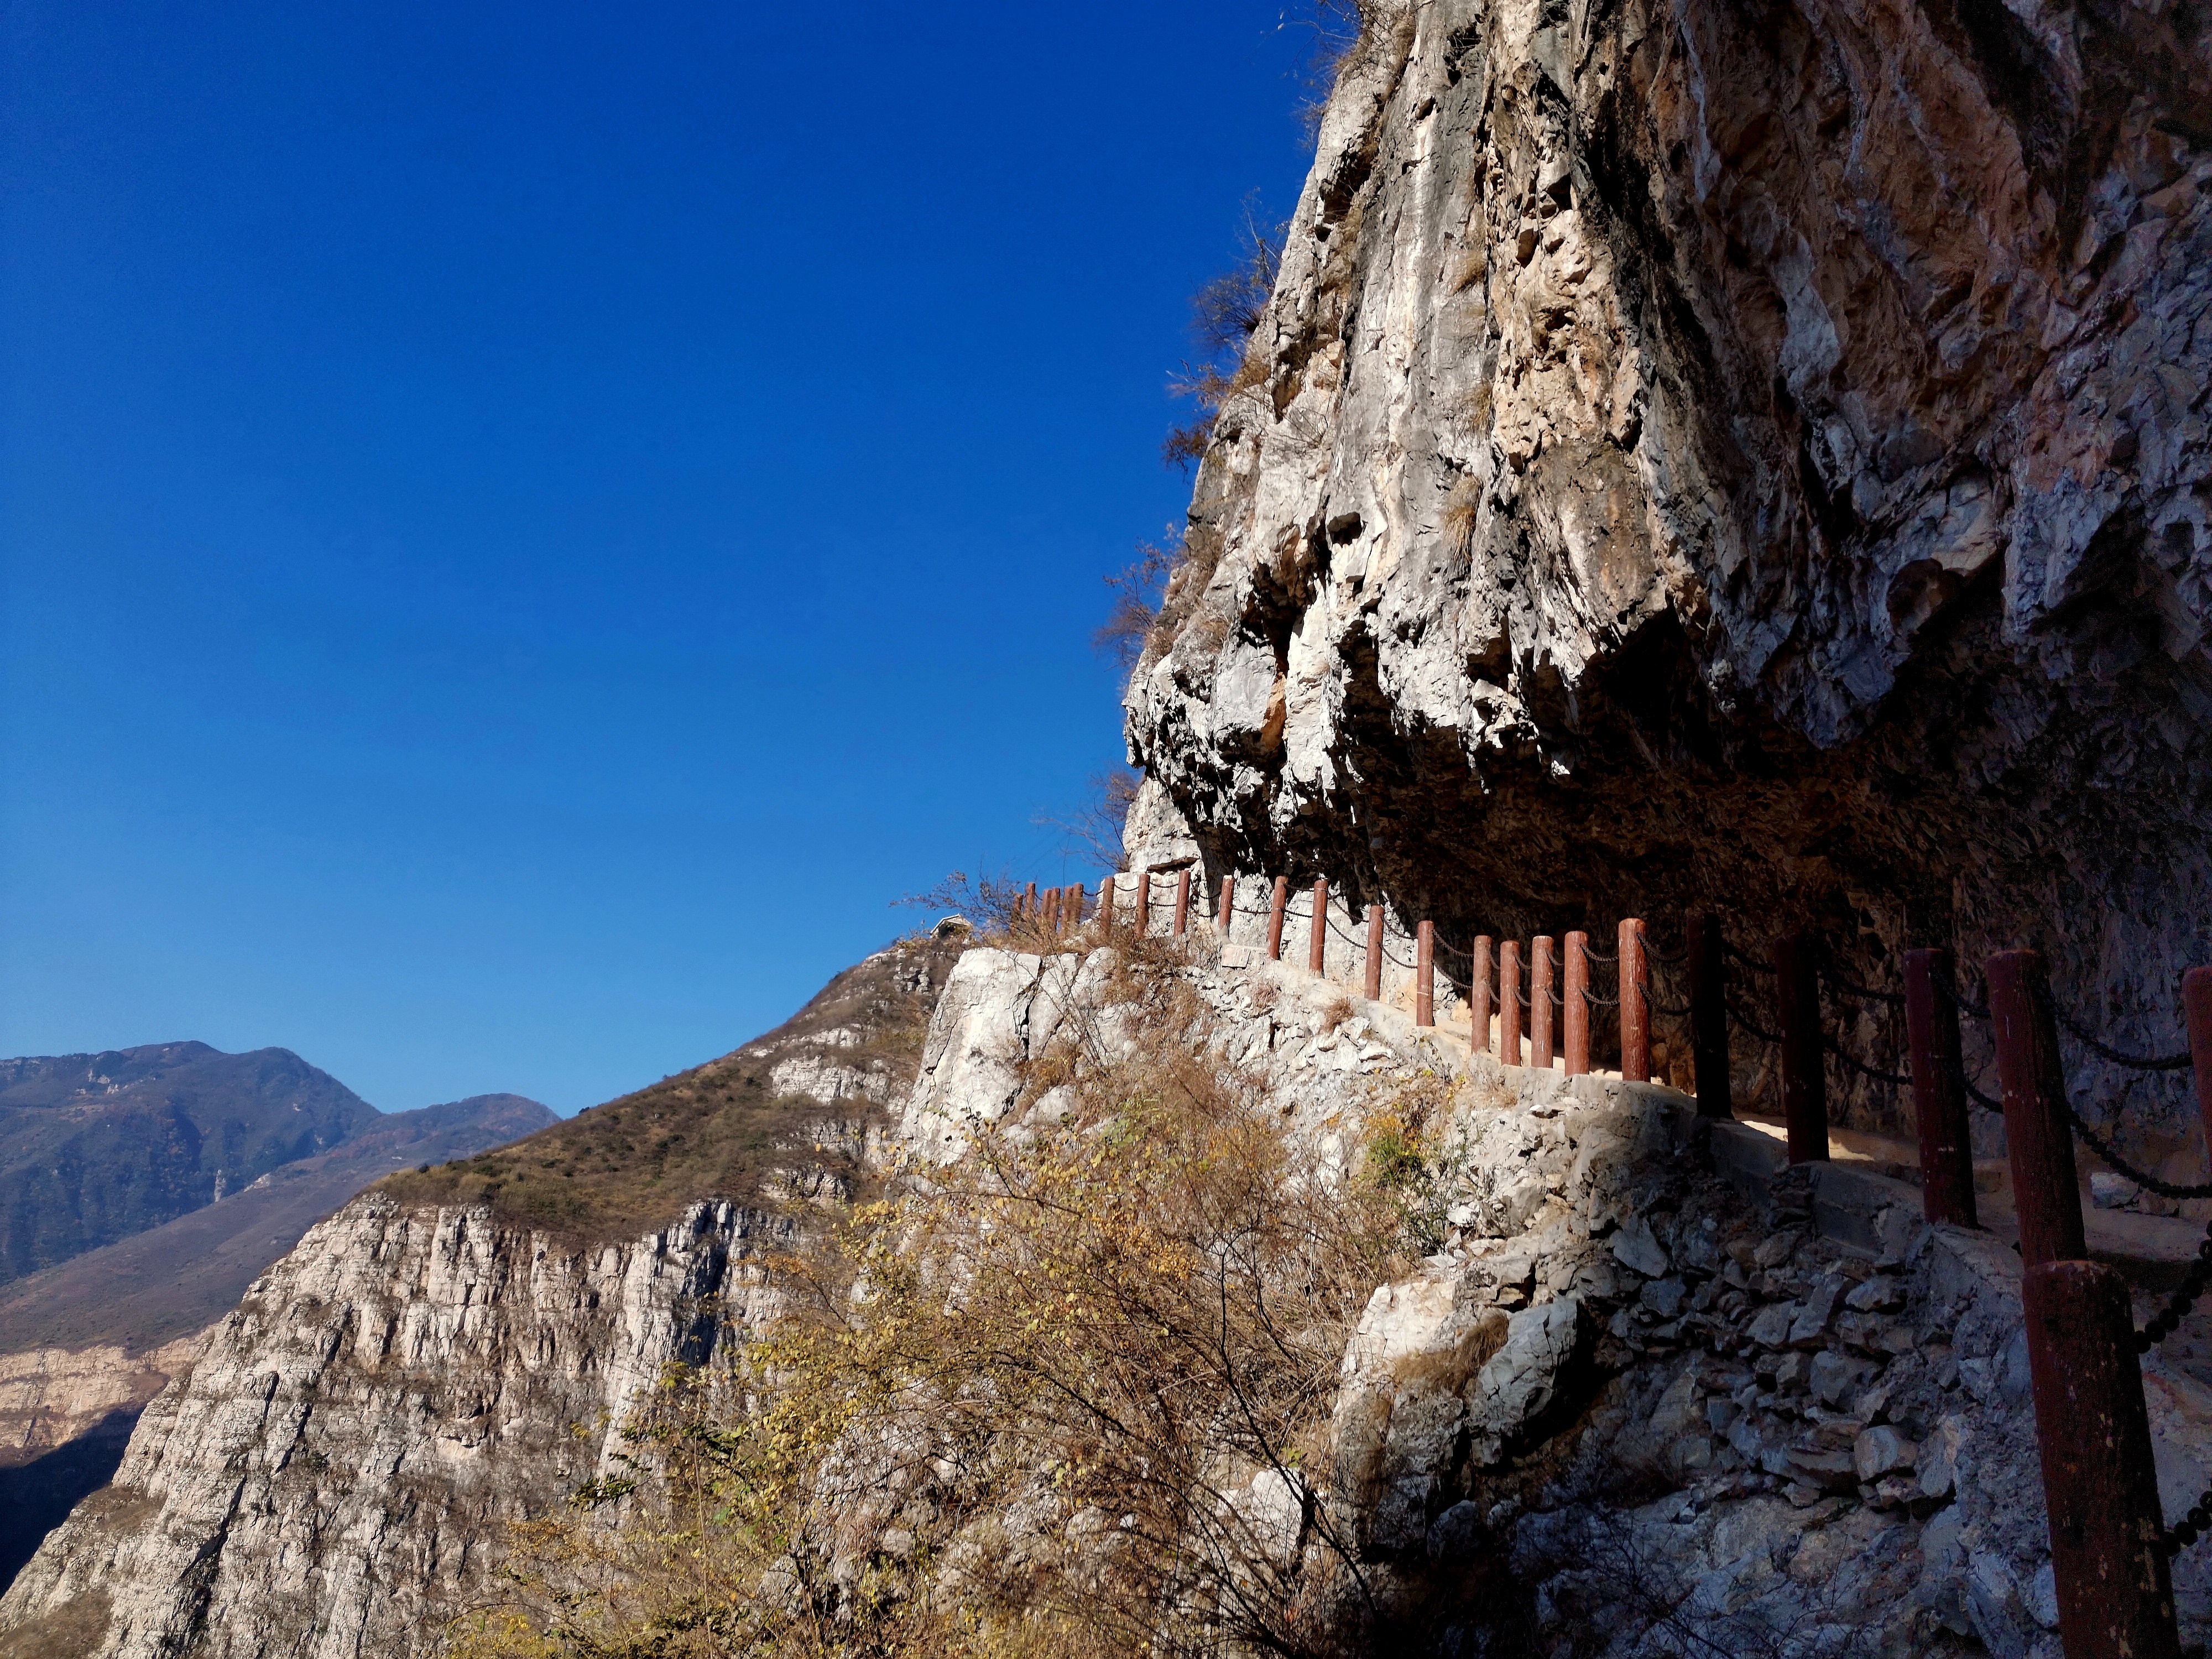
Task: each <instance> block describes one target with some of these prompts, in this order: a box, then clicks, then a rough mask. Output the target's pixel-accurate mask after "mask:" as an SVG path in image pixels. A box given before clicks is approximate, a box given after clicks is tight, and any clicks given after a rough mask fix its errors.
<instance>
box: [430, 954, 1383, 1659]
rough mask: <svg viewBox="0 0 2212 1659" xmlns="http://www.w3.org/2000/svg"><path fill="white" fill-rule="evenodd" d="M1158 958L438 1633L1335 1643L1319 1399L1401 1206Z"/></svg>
mask: <svg viewBox="0 0 2212 1659" xmlns="http://www.w3.org/2000/svg"><path fill="white" fill-rule="evenodd" d="M1178 961H1179V952H1178V949H1177V947H1176V945H1174V944H1173V942H1171V941H1166V940H1157V939H1147V940H1141V941H1128V942H1127V943H1126V945H1125V948H1124V949H1123V950H1122V951H1120V952H1118V953H1117V957H1116V966H1115V970H1114V972H1113V973H1112V975H1110V976H1109V994H1108V998H1107V1001H1108V1003H1109V1012H1108V1013H1107V1014H1106V1015H1105V1016H1104V1017H1103V1018H1097V1019H1077V1020H1073V1021H1072V1022H1071V1024H1073V1026H1074V1027H1075V1030H1073V1034H1072V1035H1071V1036H1070V1037H1069V1038H1068V1039H1067V1040H1066V1042H1065V1043H1064V1044H1056V1045H1055V1048H1054V1051H1053V1052H1051V1053H1050V1054H1048V1055H1047V1056H1046V1057H1045V1060H1044V1061H1043V1062H1042V1063H1040V1065H1039V1066H1036V1068H1035V1070H1034V1072H1033V1074H1032V1075H1031V1076H1030V1077H1029V1078H1028V1079H1026V1086H1025V1099H1026V1100H1030V1101H1034V1099H1035V1098H1036V1097H1038V1096H1040V1095H1042V1093H1043V1091H1045V1090H1046V1089H1048V1088H1053V1087H1056V1086H1058V1085H1063V1084H1064V1085H1067V1091H1066V1094H1065V1095H1058V1096H1055V1097H1054V1099H1055V1100H1060V1099H1066V1100H1069V1101H1071V1104H1070V1105H1069V1107H1068V1109H1067V1110H1066V1115H1064V1116H1062V1117H1061V1118H1060V1119H1059V1120H1058V1121H1040V1115H1039V1114H1036V1113H1029V1114H1027V1115H1026V1116H1024V1114H1023V1113H1021V1112H1017V1113H1015V1114H1012V1115H1010V1116H1009V1119H1008V1120H1007V1121H1005V1122H1003V1123H1001V1124H1000V1125H998V1126H995V1127H990V1128H981V1127H978V1128H977V1129H975V1139H974V1141H973V1144H972V1146H971V1150H970V1151H969V1154H968V1155H967V1156H966V1157H965V1158H963V1160H962V1161H961V1162H960V1163H958V1164H955V1165H952V1166H949V1167H946V1168H942V1169H939V1168H931V1169H929V1170H921V1171H916V1172H915V1176H914V1177H913V1178H912V1179H911V1180H909V1181H908V1182H904V1183H902V1185H901V1187H900V1188H898V1189H896V1191H895V1193H894V1194H893V1195H892V1196H890V1197H889V1198H886V1199H884V1200H882V1201H880V1202H878V1203H875V1204H872V1205H869V1206H866V1207H864V1208H862V1209H860V1210H858V1211H856V1212H854V1213H853V1214H852V1216H851V1218H850V1219H849V1221H848V1224H847V1225H844V1226H843V1227H842V1228H841V1229H840V1230H838V1231H837V1232H836V1235H835V1237H833V1238H831V1239H829V1240H826V1241H824V1242H823V1245H822V1247H821V1248H818V1249H811V1250H809V1251H807V1252H805V1253H802V1254H801V1255H798V1256H795V1257H794V1258H793V1259H792V1260H791V1261H787V1262H786V1263H784V1264H783V1266H782V1267H781V1279H782V1280H783V1283H784V1285H785V1288H786V1289H787V1291H788V1292H789V1293H790V1295H791V1297H793V1301H794V1303H795V1304H797V1306H798V1308H799V1311H798V1312H797V1313H795V1314H794V1315H793V1316H792V1317H791V1318H790V1319H789V1320H788V1321H787V1322H786V1323H785V1324H784V1325H782V1326H781V1328H779V1329H778V1330H776V1331H775V1333H774V1334H772V1335H771V1336H769V1338H768V1339H767V1340H763V1341H760V1342H757V1343H756V1344H753V1345H751V1346H749V1347H747V1348H746V1349H744V1351H743V1352H742V1358H741V1362H740V1364H738V1368H737V1369H735V1370H731V1371H729V1372H727V1373H726V1374H725V1375H722V1376H719V1377H717V1378H714V1379H711V1380H708V1379H702V1378H701V1377H699V1376H694V1375H690V1374H687V1373H683V1372H674V1373H671V1376H670V1378H669V1380H668V1381H667V1383H665V1385H664V1387H663V1389H661V1391H660V1394H659V1396H658V1398H657V1400H656V1401H655V1406H654V1409H653V1411H652V1412H650V1413H647V1415H645V1416H644V1417H642V1418H641V1419H640V1420H639V1421H638V1422H636V1423H635V1424H634V1425H632V1426H631V1427H630V1429H629V1437H630V1441H631V1443H632V1446H633V1455H634V1457H635V1465H634V1468H633V1469H632V1472H631V1474H630V1475H629V1477H628V1478H626V1479H625V1480H622V1481H619V1482H615V1483H611V1484H609V1485H603V1486H595V1487H593V1488H591V1489H588V1490H587V1491H586V1492H585V1493H584V1494H582V1497H581V1503H580V1506H579V1507H578V1508H576V1509H575V1510H574V1511H572V1512H571V1513H569V1514H567V1515H563V1516H556V1517H553V1518H550V1519H549V1520H546V1521H544V1522H538V1523H536V1525H535V1526H534V1527H533V1528H529V1529H526V1530H525V1531H524V1532H523V1533H522V1534H520V1535H519V1537H518V1544H517V1548H516V1550H515V1552H514V1553H513V1558H512V1560H511V1562H510V1565H509V1581H510V1583H511V1585H512V1588H513V1591H514V1594H513V1597H512V1599H511V1600H509V1601H507V1602H506V1603H504V1604H503V1605H501V1606H500V1607H495V1608H489V1609H485V1610H483V1611H481V1612H479V1613H476V1614H474V1615H472V1616H471V1620H469V1621H467V1622H466V1623H465V1626H462V1627H461V1628H460V1630H459V1633H458V1644H457V1648H456V1651H457V1652H458V1653H459V1654H461V1655H464V1656H469V1659H494V1656H498V1659H516V1656H525V1655H528V1656H539V1659H550V1656H556V1655H557V1656H562V1659H647V1656H653V1659H663V1656H665V1659H677V1656H683V1659H695V1656H696V1659H710V1656H711V1659H723V1656H734V1655H738V1654H747V1655H787V1654H788V1655H813V1654H825V1655H826V1654H830V1653H836V1654H841V1655H842V1654H850V1655H870V1654H885V1655H888V1654H892V1653H900V1654H938V1653H943V1654H948V1655H950V1654H975V1655H983V1654H993V1655H995V1654H1011V1653H1017V1652H1024V1651H1028V1650H1047V1649H1048V1650H1051V1651H1053V1652H1055V1653H1071V1654H1084V1653H1097V1654H1107V1653H1117V1654H1119V1653H1137V1652H1143V1653H1146V1654H1191V1655H1199V1654H1226V1653H1230V1652H1245V1651H1253V1650H1264V1651H1267V1652H1273V1653H1278V1654H1285V1655H1298V1654H1322V1653H1327V1652H1331V1651H1334V1650H1336V1648H1337V1646H1338V1644H1337V1643H1336V1641H1335V1640H1334V1638H1333V1635H1332V1632H1335V1631H1337V1630H1340V1629H1341V1628H1343V1620H1344V1617H1345V1616H1346V1614H1347V1613H1350V1614H1351V1615H1352V1616H1354V1617H1357V1616H1358V1612H1359V1610H1360V1609H1361V1607H1363V1605H1364V1591H1365V1584H1364V1578H1363V1577H1362V1575H1361V1571H1360V1568H1359V1566H1358V1563H1357V1561H1356V1559H1355V1558H1354V1557H1353V1555H1352V1553H1351V1549H1350V1545H1349V1541H1348V1540H1347V1539H1346V1538H1344V1537H1342V1536H1340V1534H1339V1533H1338V1532H1337V1530H1336V1525H1337V1522H1336V1517H1335V1516H1334V1515H1333V1513H1332V1510H1331V1507H1330V1505H1329V1504H1328V1502H1327V1501H1325V1499H1324V1498H1323V1497H1322V1494H1324V1493H1326V1492H1328V1489H1329V1471H1328V1468H1327V1467H1326V1463H1327V1437H1326V1433H1325V1430H1326V1426H1327V1420H1328V1411H1329V1408H1330V1405H1331V1402H1332V1399H1333V1395H1334V1389H1335V1384H1336V1376H1337V1368H1338V1364H1339V1361H1340V1356H1341V1355H1342V1353H1343V1351H1344V1347H1345V1344H1346V1340H1347V1339H1348V1338H1349V1336H1350V1334H1351V1333H1352V1329H1353V1328H1354V1326H1355V1324H1356V1322H1357V1321H1358V1317H1359V1315H1360V1312H1361V1310H1362V1309H1363V1308H1364V1305H1365V1304H1366V1301H1367V1299H1368V1297H1369V1296H1370V1293H1371V1291H1372V1290H1373V1288H1374V1286H1375V1285H1376V1284H1378V1283H1380V1282H1381V1281H1382V1280H1383V1279H1385V1278H1388V1277H1390V1276H1393V1275H1395V1274H1396V1273H1401V1272H1403V1271H1406V1270H1407V1267H1409V1266H1410V1257H1409V1256H1408V1255H1407V1249H1408V1242H1407V1237H1406V1233H1405V1227H1404V1213H1403V1210H1402V1206H1401V1205H1400V1203H1399V1202H1398V1201H1397V1198H1396V1194H1395V1192H1394V1190H1393V1189H1392V1188H1391V1187H1390V1186H1389V1184H1387V1183H1384V1182H1376V1181H1371V1180H1364V1179H1360V1180H1352V1181H1349V1182H1343V1181H1339V1182H1332V1181H1330V1180H1329V1179H1328V1178H1327V1177H1326V1175H1325V1172H1324V1171H1323V1170H1322V1169H1320V1168H1319V1167H1318V1166H1317V1165H1316V1162H1315V1160H1314V1159H1313V1158H1312V1157H1311V1155H1310V1152H1308V1151H1307V1149H1305V1148H1304V1146H1300V1145H1298V1144H1297V1143H1295V1142H1293V1141H1292V1140H1291V1139H1289V1138H1287V1137H1285V1135H1284V1133H1282V1132H1281V1130H1280V1128H1279V1127H1278V1123H1277V1121H1276V1120H1275V1118H1274V1115H1273V1113H1272V1111H1271V1110H1270V1109H1269V1102H1268V1101H1267V1097H1266V1095H1265V1091H1264V1090H1263V1089H1262V1088H1261V1086H1260V1085H1259V1084H1258V1083H1257V1081H1256V1080H1255V1079H1250V1078H1248V1077H1245V1076H1243V1075H1242V1074H1240V1073H1237V1072H1235V1071H1233V1070H1232V1069H1231V1068H1228V1067H1226V1066H1224V1065H1223V1064H1222V1063H1221V1062H1220V1061H1219V1060H1218V1058H1216V1057H1215V1056H1214V1055H1213V1054H1211V1053H1210V1052H1209V1049H1208V1046H1207V1044H1208V1037H1209V1035H1210V1034H1209V1030H1208V1022H1207V1018H1206V1014H1205V1012H1204V1011H1203V1009H1202V1008H1201V1006H1200V1005H1199V1004H1198V1002H1197V1001H1196V1000H1195V998H1194V995H1193V994H1191V992H1190V990H1189V988H1188V985H1187V983H1186V982H1185V981H1184V979H1183V977H1182V975H1181V974H1180V973H1179V972H1178V971H1177V963H1178ZM1409 1110H1411V1109H1410V1108H1409ZM1017 1120H1022V1121H1017ZM1409 1121H1410V1120H1409ZM1255 1478H1256V1479H1257V1481H1258V1486H1256V1487H1255ZM1255 1492H1266V1493H1272V1494H1273V1495H1276V1496H1278V1497H1279V1498H1281V1499H1283V1500H1284V1501H1283V1502H1282V1503H1281V1504H1279V1505H1278V1506H1276V1507H1274V1508H1270V1507H1269V1505H1268V1504H1266V1503H1265V1502H1261V1501H1258V1500H1257V1499H1256V1498H1255ZM592 1504H598V1505H599V1510H600V1516H599V1518H598V1519H596V1520H595V1518H594V1516H593V1515H592V1510H591V1506H592ZM608 1516H612V1517H613V1519H612V1520H611V1522H610V1521H609V1520H608V1519H607V1518H606V1517H608Z"/></svg>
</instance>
